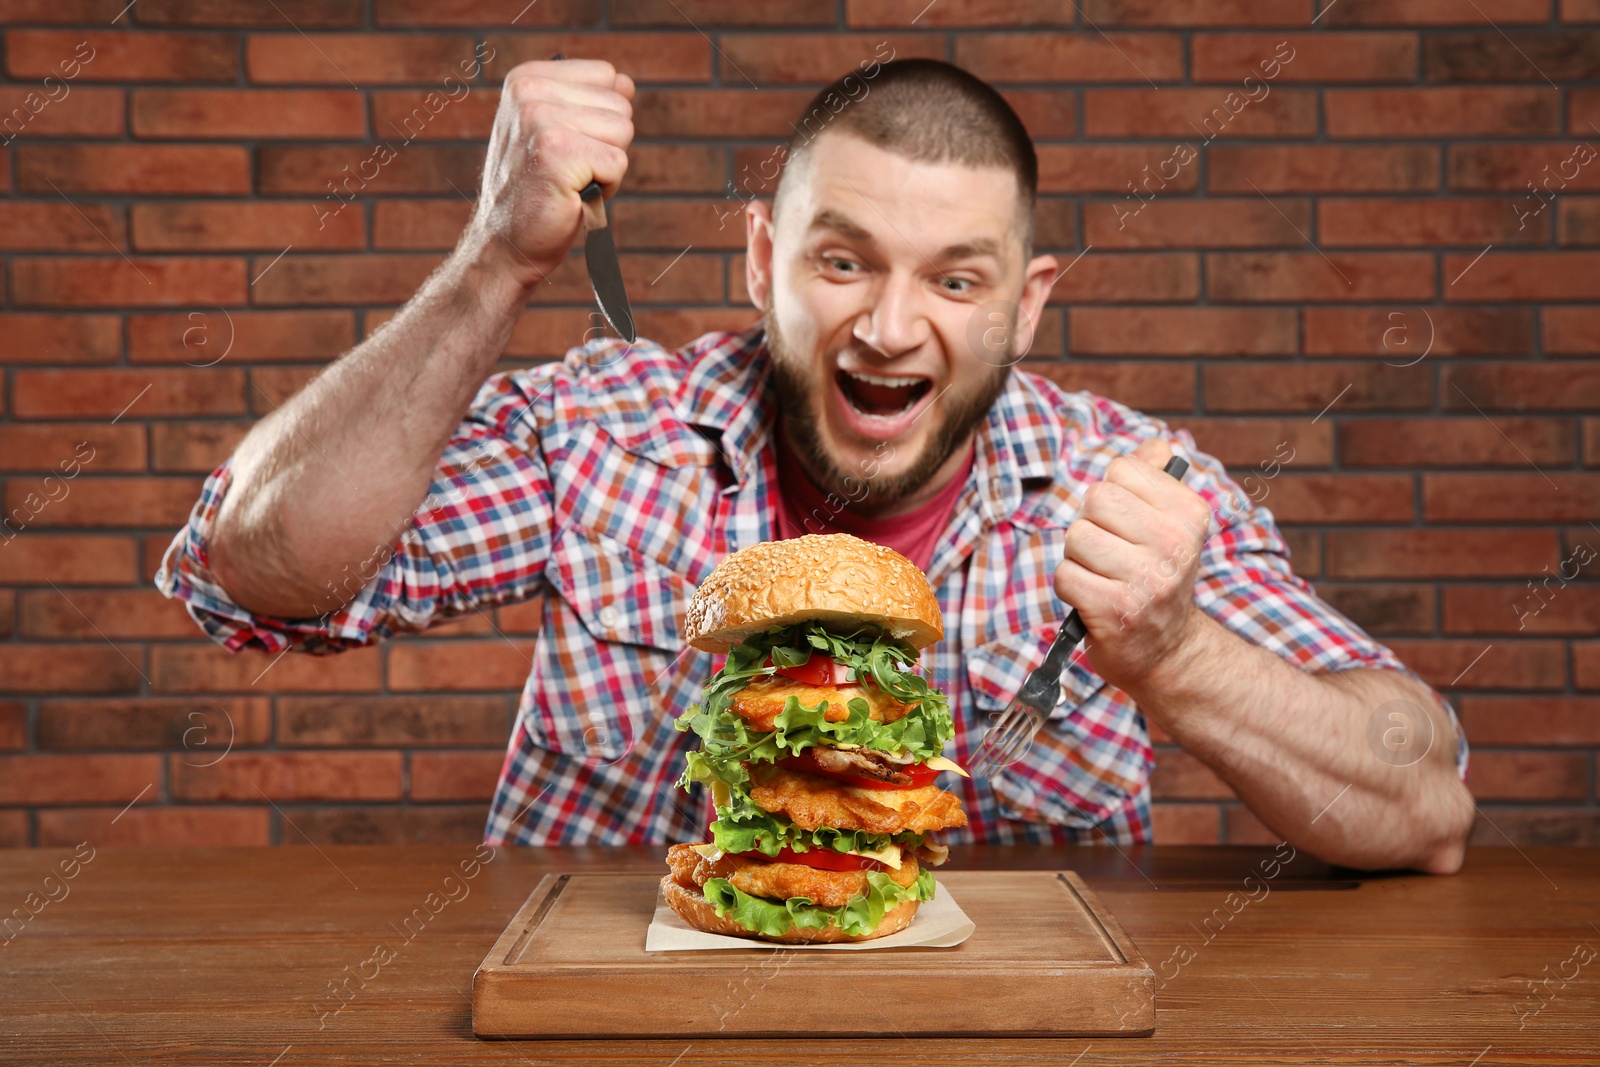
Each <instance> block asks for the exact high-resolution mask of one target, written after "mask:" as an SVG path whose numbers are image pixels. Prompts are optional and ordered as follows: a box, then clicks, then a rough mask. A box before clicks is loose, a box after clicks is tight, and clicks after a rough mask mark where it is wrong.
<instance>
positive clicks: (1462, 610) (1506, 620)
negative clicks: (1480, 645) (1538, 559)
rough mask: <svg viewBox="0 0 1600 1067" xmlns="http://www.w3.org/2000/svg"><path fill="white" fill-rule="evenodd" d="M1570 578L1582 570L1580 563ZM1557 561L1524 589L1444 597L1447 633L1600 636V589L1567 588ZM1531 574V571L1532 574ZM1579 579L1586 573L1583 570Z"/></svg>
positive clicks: (1457, 591)
mask: <svg viewBox="0 0 1600 1067" xmlns="http://www.w3.org/2000/svg"><path fill="white" fill-rule="evenodd" d="M1568 558H1569V559H1572V563H1571V564H1568V565H1567V568H1566V570H1567V572H1568V573H1572V572H1573V571H1574V569H1575V568H1577V563H1578V560H1579V559H1582V558H1583V557H1581V556H1580V557H1575V558H1574V557H1568ZM1562 563H1563V561H1562V560H1559V559H1552V560H1549V561H1547V562H1546V563H1545V565H1544V567H1542V568H1541V569H1540V570H1539V571H1538V572H1536V573H1534V574H1533V576H1532V578H1531V579H1530V580H1528V581H1526V582H1523V583H1521V584H1511V585H1467V586H1452V587H1447V588H1446V589H1445V591H1444V629H1445V632H1446V633H1451V634H1491V635H1492V634H1524V635H1527V636H1529V637H1538V636H1542V635H1558V634H1567V635H1570V636H1573V637H1585V636H1588V635H1589V634H1593V633H1597V632H1600V585H1594V584H1587V585H1585V584H1578V583H1574V582H1567V583H1566V584H1565V585H1563V584H1562V581H1561V578H1560V576H1559V571H1558V568H1560V567H1561V565H1562ZM1529 569H1530V570H1531V569H1532V568H1531V567H1530V568H1529ZM1577 573H1580V574H1581V573H1582V570H1581V568H1578V569H1577Z"/></svg>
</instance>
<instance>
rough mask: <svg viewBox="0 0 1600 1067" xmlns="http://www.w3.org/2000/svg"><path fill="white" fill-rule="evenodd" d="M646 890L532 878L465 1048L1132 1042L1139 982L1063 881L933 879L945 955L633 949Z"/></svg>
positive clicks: (625, 883)
mask: <svg viewBox="0 0 1600 1067" xmlns="http://www.w3.org/2000/svg"><path fill="white" fill-rule="evenodd" d="M659 883H660V878H659V877H657V876H655V875H637V874H558V875H546V876H545V877H544V879H543V880H542V881H540V882H539V884H538V886H537V887H536V888H535V889H534V891H533V895H531V896H530V897H528V900H527V903H525V904H524V905H523V906H522V909H521V910H520V911H518V912H517V914H516V917H515V918H514V919H512V920H511V924H510V925H509V926H507V927H506V928H505V931H504V932H503V933H502V934H501V935H500V939H499V940H498V941H496V942H495V945H494V948H493V949H491V950H490V952H489V955H488V956H487V957H485V958H484V961H483V963H482V965H481V966H479V968H478V973H477V974H476V975H474V976H473V980H472V1030H473V1032H474V1033H475V1034H477V1035H478V1036H479V1037H504V1038H510V1037H561V1038H578V1037H666V1036H672V1037H718V1036H721V1037H736V1036H737V1037H751V1036H757V1035H808V1036H816V1035H835V1036H846V1035H856V1036H868V1035H870V1036H875V1037H882V1036H885V1035H890V1034H894V1033H900V1034H902V1035H903V1036H912V1037H915V1036H923V1035H933V1034H950V1035H956V1034H960V1035H967V1036H972V1035H980V1034H1010V1035H1016V1034H1050V1035H1060V1036H1067V1035H1114V1034H1122V1035H1144V1034H1150V1033H1153V1032H1154V1030H1155V1020H1156V1013H1155V976H1154V974H1152V973H1151V970H1150V967H1149V965H1148V964H1146V963H1145V961H1144V957H1143V956H1141V955H1140V954H1139V950H1138V948H1136V947H1135V946H1134V944H1133V942H1132V941H1130V940H1129V939H1128V935H1127V934H1125V933H1124V932H1123V930H1122V927H1121V926H1120V925H1118V923H1117V921H1116V919H1115V918H1113V917H1112V915H1111V913H1110V912H1108V911H1107V910H1106V909H1105V906H1104V905H1103V904H1102V903H1101V902H1100V900H1099V898H1098V897H1096V896H1095V894H1094V892H1093V890H1091V889H1090V888H1089V887H1088V886H1086V885H1084V883H1083V881H1082V879H1080V878H1079V877H1078V876H1077V875H1076V874H1074V873H1072V872H1071V871H954V872H951V873H950V874H941V875H940V876H939V884H940V886H941V887H943V888H948V889H949V891H950V892H951V893H952V894H953V895H954V896H955V899H956V901H957V902H958V903H959V904H960V905H961V907H962V910H964V911H965V912H966V913H967V916H968V917H969V918H970V919H971V920H972V921H973V923H974V924H975V925H976V927H977V930H976V932H975V933H974V934H973V935H972V936H971V937H970V938H968V939H967V940H966V941H965V942H963V943H962V944H960V945H958V946H956V947H955V948H938V949H935V948H897V949H883V950H879V951H872V952H864V951H863V952H826V951H815V950H810V951H807V950H798V951H797V950H792V949H788V950H786V946H783V945H771V946H764V945H761V944H760V943H758V942H752V943H751V944H752V947H751V948H750V949H748V950H745V949H730V950H722V951H702V952H648V953H647V952H645V950H644V941H645V928H646V927H647V926H649V924H650V918H651V916H652V915H653V914H654V912H655V906H656V894H657V889H658V886H659Z"/></svg>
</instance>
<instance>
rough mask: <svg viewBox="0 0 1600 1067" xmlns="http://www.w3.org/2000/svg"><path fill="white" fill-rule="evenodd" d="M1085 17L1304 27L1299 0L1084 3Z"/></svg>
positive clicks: (1117, 22) (1118, 22)
mask: <svg viewBox="0 0 1600 1067" xmlns="http://www.w3.org/2000/svg"><path fill="white" fill-rule="evenodd" d="M1083 16H1084V18H1085V19H1086V20H1088V21H1090V22H1092V23H1098V24H1099V25H1102V26H1177V27H1182V28H1187V27H1190V26H1302V25H1306V24H1307V23H1309V22H1310V21H1311V11H1310V10H1309V7H1308V5H1306V4H1302V3H1299V2H1298V0H1085V2H1084V4H1083Z"/></svg>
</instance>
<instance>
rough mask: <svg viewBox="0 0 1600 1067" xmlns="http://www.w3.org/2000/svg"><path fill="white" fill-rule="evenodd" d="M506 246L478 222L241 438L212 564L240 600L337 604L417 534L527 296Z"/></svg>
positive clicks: (276, 611) (275, 608) (300, 611)
mask: <svg viewBox="0 0 1600 1067" xmlns="http://www.w3.org/2000/svg"><path fill="white" fill-rule="evenodd" d="M507 255H514V251H513V250H512V249H510V247H509V246H507V245H505V242H504V241H503V240H502V239H499V238H488V237H485V236H482V235H480V234H477V233H475V232H474V231H473V230H472V229H470V228H469V230H468V232H467V234H466V235H465V236H464V237H463V239H462V242H461V244H460V245H459V246H458V247H457V249H456V251H455V252H454V253H452V255H451V256H450V258H449V259H447V260H446V261H445V262H444V263H443V264H442V265H441V266H440V268H439V269H438V270H437V271H435V272H434V274H433V276H432V277H430V278H429V279H428V281H427V282H426V283H425V284H424V285H423V287H422V289H421V290H419V291H418V293H417V295H416V296H414V297H412V299H411V300H410V302H408V303H407V304H406V305H405V307H404V308H402V309H401V310H400V312H399V313H398V314H397V315H396V316H395V318H394V319H393V320H392V321H390V322H389V323H387V324H385V325H384V326H383V327H382V328H380V329H379V330H378V332H377V333H375V334H374V335H373V336H371V337H369V338H368V339H367V340H366V341H364V342H362V343H361V344H360V345H357V346H356V347H355V348H354V349H352V350H351V351H350V352H349V353H347V354H346V355H344V356H343V357H341V358H340V359H339V360H338V361H336V362H335V363H333V364H331V365H330V366H329V367H328V368H327V369H326V370H325V371H324V372H323V373H322V374H321V375H319V376H318V377H317V378H316V379H315V380H314V381H312V382H311V383H310V384H309V385H307V386H306V387H305V388H304V389H302V390H301V391H300V392H299V393H298V394H296V395H295V396H294V397H293V398H291V399H290V400H288V401H287V402H285V403H284V404H283V405H282V406H281V407H279V408H278V409H277V410H276V411H274V412H272V413H271V414H270V415H268V416H267V417H266V418H264V419H262V420H261V421H260V422H259V423H257V424H256V426H255V427H254V428H253V429H252V430H251V431H250V433H249V435H248V436H247V437H246V438H245V440H244V441H243V442H242V443H241V444H240V446H239V448H238V450H237V451H236V452H235V453H234V457H233V461H232V464H231V475H232V483H231V485H230V488H229V490H228V493H227V495H226V497H224V499H223V503H222V507H221V509H220V510H219V512H218V515H217V522H216V525H215V528H214V530H213V533H212V540H211V544H210V563H211V567H212V570H213V572H214V573H215V574H216V576H217V578H218V580H219V581H220V582H221V583H222V585H223V588H224V589H226V590H227V592H228V594H229V595H230V596H231V597H233V599H234V600H235V601H236V602H238V603H239V604H240V605H241V606H243V607H245V608H246V609H248V610H251V611H255V612H260V613H265V614H273V615H288V616H312V615H320V614H323V613H325V612H328V611H331V610H334V609H335V608H337V607H339V606H340V605H341V604H342V603H343V601H344V600H346V599H348V592H347V591H344V589H343V587H344V586H347V585H348V584H349V583H348V582H343V583H341V581H340V576H341V572H343V571H345V569H346V568H348V567H350V566H352V565H360V564H362V563H363V562H364V561H367V560H369V559H371V558H373V556H374V554H375V553H380V552H382V551H383V550H384V549H385V548H387V546H389V545H392V544H393V543H394V541H395V539H396V538H397V537H398V536H399V534H400V533H401V531H403V530H404V528H405V526H406V524H407V522H408V521H409V520H410V517H411V515H412V513H413V512H414V511H415V510H416V508H417V507H418V505H419V504H420V503H421V502H422V500H423V498H424V497H425V495H426V494H427V490H428V485H429V482H430V481H431V479H432V476H433V472H434V469H435V468H436V466H437V465H438V462H439V457H440V455H441V453H443V451H444V448H445V446H446V445H447V444H448V443H449V440H450V436H451V434H452V432H453V431H454V430H455V428H456V427H457V425H458V424H459V423H460V421H461V418H462V416H463V415H464V414H465V412H466V410H467V408H468V406H469V405H470V404H471V401H472V398H473V396H474V395H475V394H476V392H477V390H478V388H479V386H480V385H481V384H482V382H483V380H484V378H485V377H487V376H488V374H489V373H490V372H491V371H492V370H493V368H494V366H495V363H496V361H497V360H498V359H499V358H500V355H501V353H502V352H503V351H504V349H505V345H506V342H507V340H508V339H509V337H510V334H511V330H512V327H513V326H514V325H515V323H516V319H517V315H518V314H519V312H520V310H521V307H522V304H523V303H524V302H525V301H526V299H527V293H528V290H527V288H525V287H524V285H523V284H522V281H521V280H519V275H518V272H516V271H514V270H510V269H507V268H506V263H505V258H506V256H507ZM330 590H338V591H337V592H330Z"/></svg>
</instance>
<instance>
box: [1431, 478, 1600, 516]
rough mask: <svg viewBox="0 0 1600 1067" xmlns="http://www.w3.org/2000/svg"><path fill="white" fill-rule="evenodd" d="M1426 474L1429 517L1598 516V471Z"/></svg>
mask: <svg viewBox="0 0 1600 1067" xmlns="http://www.w3.org/2000/svg"><path fill="white" fill-rule="evenodd" d="M1547 473H1549V475H1550V478H1549V479H1546V477H1545V476H1544V475H1540V474H1534V473H1528V474H1477V473H1473V474H1424V475H1423V476H1422V508H1423V514H1424V516H1425V517H1426V518H1427V520H1428V521H1430V522H1496V521H1500V522H1583V521H1585V520H1587V519H1592V518H1594V517H1595V508H1594V502H1595V501H1596V500H1600V474H1580V473H1578V472H1576V471H1550V472H1547Z"/></svg>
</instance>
